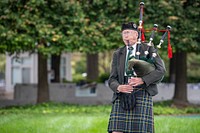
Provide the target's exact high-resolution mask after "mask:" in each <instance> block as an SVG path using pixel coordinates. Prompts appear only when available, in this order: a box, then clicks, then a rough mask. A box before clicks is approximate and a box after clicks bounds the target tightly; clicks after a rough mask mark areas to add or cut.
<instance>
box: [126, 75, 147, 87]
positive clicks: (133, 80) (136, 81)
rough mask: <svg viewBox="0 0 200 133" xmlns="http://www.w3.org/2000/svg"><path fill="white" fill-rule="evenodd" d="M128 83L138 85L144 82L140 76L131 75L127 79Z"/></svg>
mask: <svg viewBox="0 0 200 133" xmlns="http://www.w3.org/2000/svg"><path fill="white" fill-rule="evenodd" d="M128 84H129V85H130V86H138V85H142V84H144V81H143V80H142V78H137V77H131V78H130V79H129V80H128Z"/></svg>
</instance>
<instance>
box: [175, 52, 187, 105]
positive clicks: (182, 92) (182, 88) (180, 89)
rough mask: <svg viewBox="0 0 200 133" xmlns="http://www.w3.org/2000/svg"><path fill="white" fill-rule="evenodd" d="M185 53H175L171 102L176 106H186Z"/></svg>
mask: <svg viewBox="0 0 200 133" xmlns="http://www.w3.org/2000/svg"><path fill="white" fill-rule="evenodd" d="M186 60H187V53H186V52H183V51H177V53H176V80H175V93H174V98H173V101H174V103H175V104H177V105H186V104H187V103H188V100H187V63H186Z"/></svg>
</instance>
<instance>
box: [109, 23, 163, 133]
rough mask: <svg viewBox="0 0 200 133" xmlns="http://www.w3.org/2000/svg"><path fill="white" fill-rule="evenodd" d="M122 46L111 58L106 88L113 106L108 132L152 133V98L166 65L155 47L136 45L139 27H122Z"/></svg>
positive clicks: (124, 25) (128, 24) (131, 24)
mask: <svg viewBox="0 0 200 133" xmlns="http://www.w3.org/2000/svg"><path fill="white" fill-rule="evenodd" d="M121 32H122V39H123V42H124V44H125V46H123V47H121V48H118V49H117V50H116V51H115V52H114V54H113V59H112V66H111V73H110V77H109V81H108V82H109V87H110V88H111V89H112V90H113V92H114V93H113V99H112V102H113V105H112V111H111V113H110V119H109V124H108V132H109V133H141V132H146V133H147V132H148V133H153V132H154V119H153V101H152V96H155V95H156V94H157V93H158V90H157V83H159V82H160V81H161V79H162V78H163V76H164V74H165V71H166V70H165V66H164V63H163V61H162V59H161V58H160V56H159V54H158V53H157V49H156V48H154V46H152V45H151V46H149V45H147V44H145V43H143V42H139V43H138V36H140V35H141V34H138V33H139V31H138V27H137V25H136V24H135V23H133V22H130V23H127V24H122V28H121Z"/></svg>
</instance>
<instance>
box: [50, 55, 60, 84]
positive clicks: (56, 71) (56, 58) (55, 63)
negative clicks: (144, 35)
mask: <svg viewBox="0 0 200 133" xmlns="http://www.w3.org/2000/svg"><path fill="white" fill-rule="evenodd" d="M51 70H52V71H53V75H54V77H53V79H52V80H51V82H53V83H59V82H60V55H52V56H51Z"/></svg>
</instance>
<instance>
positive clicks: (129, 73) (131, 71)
mask: <svg viewBox="0 0 200 133" xmlns="http://www.w3.org/2000/svg"><path fill="white" fill-rule="evenodd" d="M132 52H133V47H129V48H128V55H127V58H126V75H127V76H128V77H130V76H132V75H133V70H129V69H128V61H129V60H130V58H131V54H132Z"/></svg>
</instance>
